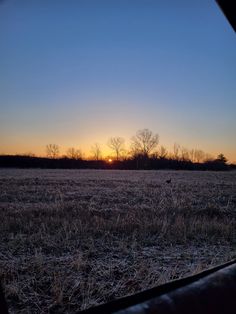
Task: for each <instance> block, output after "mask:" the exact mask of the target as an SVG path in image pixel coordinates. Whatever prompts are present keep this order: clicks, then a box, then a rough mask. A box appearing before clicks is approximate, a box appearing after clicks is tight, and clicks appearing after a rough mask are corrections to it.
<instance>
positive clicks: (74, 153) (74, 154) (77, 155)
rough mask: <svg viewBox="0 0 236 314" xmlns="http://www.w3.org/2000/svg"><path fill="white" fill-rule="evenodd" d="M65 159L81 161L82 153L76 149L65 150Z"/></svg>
mask: <svg viewBox="0 0 236 314" xmlns="http://www.w3.org/2000/svg"><path fill="white" fill-rule="evenodd" d="M67 157H68V158H70V159H81V158H82V153H81V150H80V149H76V148H74V147H70V148H68V149H67Z"/></svg>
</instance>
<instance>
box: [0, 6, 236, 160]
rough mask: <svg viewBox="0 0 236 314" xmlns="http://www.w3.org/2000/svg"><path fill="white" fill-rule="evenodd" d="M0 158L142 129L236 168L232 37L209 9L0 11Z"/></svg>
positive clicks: (235, 48) (235, 43)
mask: <svg viewBox="0 0 236 314" xmlns="http://www.w3.org/2000/svg"><path fill="white" fill-rule="evenodd" d="M0 43H1V44H0V46H1V49H0V154H15V153H22V154H23V153H29V152H32V153H36V154H38V155H44V154H45V146H46V145H47V144H49V143H55V144H58V145H59V146H60V148H61V152H63V151H66V149H67V148H69V147H72V146H73V147H76V148H80V149H81V150H82V151H83V152H84V153H85V154H89V152H90V148H91V146H92V145H93V144H94V143H95V142H97V143H100V144H101V147H102V149H103V151H104V153H109V148H108V146H107V141H108V139H109V138H110V137H113V136H120V137H124V138H125V139H126V143H127V144H126V145H127V146H128V144H129V140H130V138H131V136H132V135H135V133H136V131H137V130H139V129H143V128H149V129H150V130H152V131H153V132H154V133H158V134H159V137H160V145H163V146H166V147H167V148H168V149H169V150H172V148H173V145H174V143H179V144H180V145H182V146H184V147H186V148H189V149H191V148H196V149H202V150H204V151H206V152H208V153H210V154H212V155H213V156H216V155H218V154H219V153H221V152H222V153H224V154H225V155H226V157H227V158H228V159H229V160H230V161H232V162H236V141H235V135H236V123H235V118H236V106H235V101H236V58H235V56H236V37H235V33H234V31H233V29H232V28H231V26H230V25H229V23H228V21H227V20H226V18H225V16H224V15H223V13H222V12H221V11H220V9H219V7H218V6H217V4H216V2H215V1H212V0H199V1H189V0H179V1H173V0H172V1H170V0H162V1H161V0H160V1H159V0H119V1H118V0H109V1H108V0H93V1H92V0H77V1H76V0H74V1H73V0H70V1H68V0H51V1H49V0H21V1H19V0H2V1H0Z"/></svg>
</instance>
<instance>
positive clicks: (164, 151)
mask: <svg viewBox="0 0 236 314" xmlns="http://www.w3.org/2000/svg"><path fill="white" fill-rule="evenodd" d="M167 154H168V151H167V149H166V148H165V147H164V146H161V147H160V149H159V152H158V156H159V158H161V159H164V158H166V157H167Z"/></svg>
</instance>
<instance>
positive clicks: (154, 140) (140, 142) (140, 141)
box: [131, 129, 159, 157]
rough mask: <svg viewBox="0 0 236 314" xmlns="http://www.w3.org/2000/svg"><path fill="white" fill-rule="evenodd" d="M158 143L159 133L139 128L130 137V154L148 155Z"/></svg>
mask: <svg viewBox="0 0 236 314" xmlns="http://www.w3.org/2000/svg"><path fill="white" fill-rule="evenodd" d="M158 143H159V135H158V134H153V132H152V131H150V130H148V129H143V130H139V131H137V132H136V135H135V136H133V137H132V138H131V151H132V154H133V155H134V156H135V155H142V156H145V157H149V155H150V154H151V153H152V152H153V150H154V149H155V148H156V147H157V145H158Z"/></svg>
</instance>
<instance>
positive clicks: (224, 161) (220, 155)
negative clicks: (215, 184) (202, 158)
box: [216, 154, 228, 164]
mask: <svg viewBox="0 0 236 314" xmlns="http://www.w3.org/2000/svg"><path fill="white" fill-rule="evenodd" d="M216 161H218V162H220V163H222V164H226V163H227V161H228V160H227V158H226V157H225V156H224V155H223V154H219V155H218V156H217V158H216Z"/></svg>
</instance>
